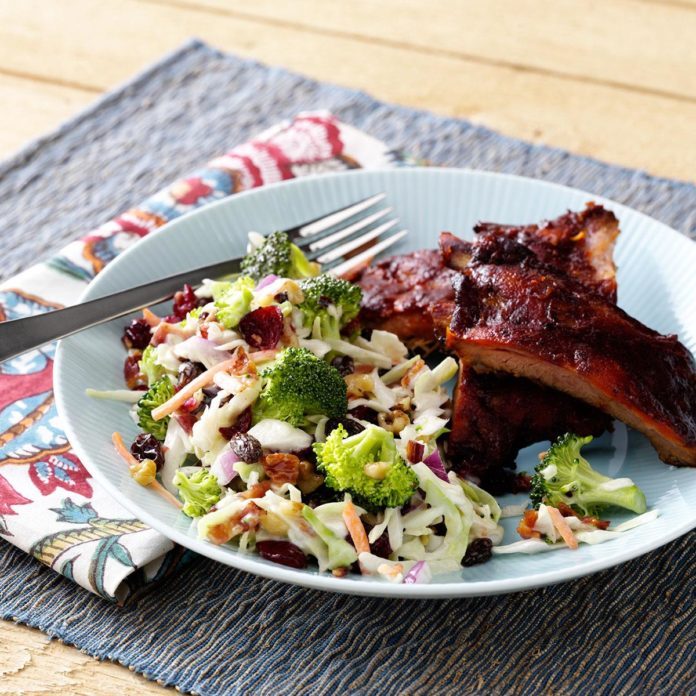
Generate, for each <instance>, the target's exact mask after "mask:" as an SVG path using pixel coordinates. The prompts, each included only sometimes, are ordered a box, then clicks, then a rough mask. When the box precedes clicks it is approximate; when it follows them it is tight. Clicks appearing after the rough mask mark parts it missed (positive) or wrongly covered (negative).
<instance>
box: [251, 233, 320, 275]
mask: <svg viewBox="0 0 696 696" xmlns="http://www.w3.org/2000/svg"><path fill="white" fill-rule="evenodd" d="M242 271H243V272H244V273H245V274H246V275H248V276H251V277H252V278H253V279H254V280H261V278H265V277H266V276H267V275H271V274H273V275H277V276H280V277H282V278H296V279H297V278H311V277H312V276H315V275H317V274H318V273H319V264H317V263H313V262H311V261H309V259H307V257H306V256H305V255H304V254H303V253H302V250H301V249H300V248H299V247H297V246H295V245H294V244H293V243H292V242H291V241H290V238H289V237H288V235H287V234H285V232H273V233H272V234H269V235H268V237H266V239H265V240H264V242H263V244H262V245H261V246H260V247H259V248H258V249H255V250H254V251H252V252H251V253H250V254H247V256H246V257H245V258H244V260H243V261H242Z"/></svg>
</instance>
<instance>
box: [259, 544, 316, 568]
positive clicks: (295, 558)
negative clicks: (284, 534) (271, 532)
mask: <svg viewBox="0 0 696 696" xmlns="http://www.w3.org/2000/svg"><path fill="white" fill-rule="evenodd" d="M256 550H257V551H258V552H259V555H260V556H261V558H265V559H266V560H267V561H273V563H280V565H284V566H289V567H290V568H306V567H307V556H305V555H304V553H302V549H300V548H299V547H297V546H295V544H293V543H291V542H289V541H273V540H267V541H257V542H256Z"/></svg>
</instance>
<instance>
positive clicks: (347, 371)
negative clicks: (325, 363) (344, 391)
mask: <svg viewBox="0 0 696 696" xmlns="http://www.w3.org/2000/svg"><path fill="white" fill-rule="evenodd" d="M331 366H332V367H335V368H336V369H337V370H338V371H339V373H340V375H341V377H347V376H348V375H351V374H353V371H354V370H355V363H354V362H353V358H351V357H350V355H339V356H337V357H335V358H334V359H333V360H332V361H331Z"/></svg>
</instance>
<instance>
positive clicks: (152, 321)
mask: <svg viewBox="0 0 696 696" xmlns="http://www.w3.org/2000/svg"><path fill="white" fill-rule="evenodd" d="M143 319H144V320H145V321H146V322H147V323H148V324H149V325H150V326H157V324H159V323H160V322H161V321H162V319H161V318H160V317H158V316H157V315H156V314H155V313H154V312H153V311H152V310H151V309H148V308H147V307H145V309H143Z"/></svg>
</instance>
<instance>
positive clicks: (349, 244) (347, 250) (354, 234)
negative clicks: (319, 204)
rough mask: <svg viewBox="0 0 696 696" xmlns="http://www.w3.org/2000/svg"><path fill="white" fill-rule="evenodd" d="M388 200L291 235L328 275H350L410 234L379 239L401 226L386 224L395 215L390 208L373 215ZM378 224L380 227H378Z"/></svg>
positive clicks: (358, 206) (372, 201) (368, 201)
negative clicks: (379, 204) (380, 204)
mask: <svg viewBox="0 0 696 696" xmlns="http://www.w3.org/2000/svg"><path fill="white" fill-rule="evenodd" d="M385 198H386V194H384V193H378V194H376V195H374V196H370V197H369V198H365V199H364V200H361V201H358V202H357V203H353V204H352V205H349V206H346V207H345V208H341V209H340V210H337V211H334V212H332V213H330V214H329V215H325V216H324V217H322V218H317V219H316V220H312V221H310V222H308V223H306V224H304V225H301V226H299V227H296V228H294V229H292V230H290V231H289V234H290V236H291V238H292V239H293V240H294V241H295V243H296V244H297V245H298V246H299V247H300V248H302V249H303V250H305V251H306V252H309V253H307V256H308V258H309V259H310V260H312V261H317V262H319V263H320V264H322V268H323V270H324V271H328V270H330V271H331V272H332V273H333V274H334V275H345V274H348V273H350V272H351V271H353V270H357V268H359V267H360V266H362V265H363V264H366V263H368V262H369V260H370V259H371V258H373V257H374V256H376V255H377V254H379V253H381V252H382V251H384V250H385V249H388V248H389V247H390V246H392V245H393V244H396V243H397V242H398V241H399V240H400V239H402V238H403V237H404V236H405V235H406V230H399V231H397V232H396V233H394V234H393V235H391V236H389V237H386V238H385V239H382V240H380V239H379V238H380V236H381V235H382V234H384V233H385V232H387V231H389V230H391V229H392V228H394V227H395V226H396V225H397V224H398V222H399V219H398V218H392V219H388V220H386V221H383V222H382V220H383V219H384V218H385V217H387V216H388V215H389V214H390V213H392V212H393V209H392V208H390V207H385V208H380V209H379V210H376V211H371V209H372V208H374V206H376V205H377V204H378V203H381V202H382V201H383V200H384V199H385ZM378 222H379V223H380V224H376V223H378ZM339 242H343V243H342V244H339Z"/></svg>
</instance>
